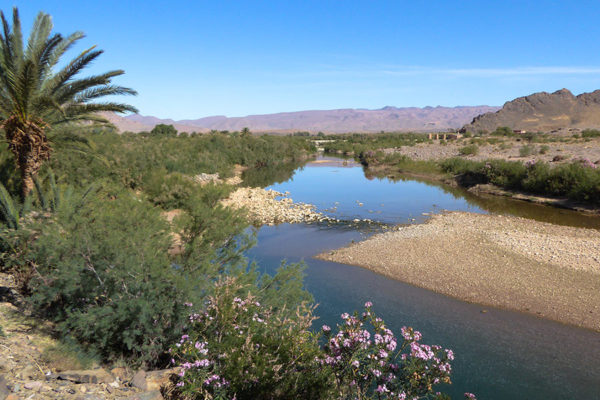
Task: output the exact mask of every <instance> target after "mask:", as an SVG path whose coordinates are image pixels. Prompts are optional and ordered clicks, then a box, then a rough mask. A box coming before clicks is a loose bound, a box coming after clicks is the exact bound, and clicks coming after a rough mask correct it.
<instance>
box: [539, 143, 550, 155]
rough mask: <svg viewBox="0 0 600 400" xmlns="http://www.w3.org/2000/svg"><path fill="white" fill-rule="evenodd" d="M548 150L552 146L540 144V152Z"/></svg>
mask: <svg viewBox="0 0 600 400" xmlns="http://www.w3.org/2000/svg"><path fill="white" fill-rule="evenodd" d="M548 150H550V146H548V145H546V144H545V145H542V146H540V150H539V153H540V154H546V153H548Z"/></svg>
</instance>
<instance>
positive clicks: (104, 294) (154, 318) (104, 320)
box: [19, 192, 191, 365]
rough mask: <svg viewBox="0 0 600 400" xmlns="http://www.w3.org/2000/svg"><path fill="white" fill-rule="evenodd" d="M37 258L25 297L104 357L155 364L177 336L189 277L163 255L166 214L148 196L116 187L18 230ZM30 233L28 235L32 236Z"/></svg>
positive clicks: (30, 256) (26, 258) (64, 332)
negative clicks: (145, 199)
mask: <svg viewBox="0 0 600 400" xmlns="http://www.w3.org/2000/svg"><path fill="white" fill-rule="evenodd" d="M21 235H22V236H24V237H23V238H22V242H25V243H28V251H27V252H26V253H24V254H20V255H19V256H20V260H21V261H22V262H26V263H29V264H31V265H35V266H36V267H35V268H36V271H37V274H36V277H35V278H34V279H32V281H31V282H30V288H31V290H32V292H33V294H32V296H31V298H30V301H31V302H32V303H33V305H34V306H35V309H36V310H37V311H38V313H39V314H40V315H41V316H43V317H46V318H50V319H52V320H53V321H55V322H56V323H57V327H58V330H59V331H60V333H61V336H62V337H65V338H72V339H74V340H75V341H77V342H79V343H82V344H83V345H84V346H87V347H88V348H90V349H94V351H95V352H97V353H98V354H99V355H100V356H101V357H102V359H104V360H115V359H119V358H121V357H123V358H125V359H128V360H130V361H133V362H137V363H144V364H147V365H154V364H160V362H161V356H162V355H163V352H164V349H165V348H166V347H167V346H168V343H171V341H172V340H173V339H174V337H176V335H177V333H178V329H179V328H180V326H181V324H182V322H183V317H184V312H183V306H181V302H180V301H178V299H182V298H183V297H184V296H185V297H187V295H188V293H189V291H190V290H191V288H190V284H189V283H188V282H186V280H187V279H190V277H189V276H186V274H185V273H184V271H180V270H177V269H176V268H174V266H173V265H172V263H171V262H170V260H169V256H168V249H169V246H170V244H171V238H170V234H169V230H168V225H167V223H166V221H165V220H164V219H163V218H162V217H161V216H160V214H159V211H158V210H157V209H155V208H154V207H152V206H151V205H150V204H149V203H146V202H142V201H139V200H138V199H136V198H135V197H133V196H132V195H131V194H129V193H126V192H121V193H118V194H117V195H116V198H114V199H112V200H109V199H106V198H96V199H95V200H94V201H91V202H90V203H89V204H87V205H86V206H85V207H84V208H83V209H82V210H81V212H80V213H78V214H73V213H72V212H70V210H64V209H63V210H60V211H59V212H58V213H57V215H55V216H53V217H51V218H50V219H46V220H39V221H38V220H36V221H34V222H32V223H31V224H30V225H29V226H28V227H27V228H24V229H22V230H21ZM32 236H33V238H32Z"/></svg>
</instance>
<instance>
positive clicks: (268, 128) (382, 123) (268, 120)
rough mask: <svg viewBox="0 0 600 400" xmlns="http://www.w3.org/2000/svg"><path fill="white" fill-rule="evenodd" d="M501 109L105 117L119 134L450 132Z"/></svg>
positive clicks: (482, 107)
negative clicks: (169, 129) (156, 130)
mask: <svg viewBox="0 0 600 400" xmlns="http://www.w3.org/2000/svg"><path fill="white" fill-rule="evenodd" d="M498 109H499V107H491V106H473V107H471V106H461V107H441V106H437V107H424V108H419V107H406V108H397V107H391V106H387V107H383V108H381V109H377V110H367V109H338V110H310V111H296V112H283V113H277V114H263V115H249V116H246V117H225V116H222V115H218V116H212V117H205V118H199V119H187V120H179V121H175V120H172V119H160V118H156V117H152V116H143V115H139V114H133V115H128V116H126V117H120V116H117V115H115V114H110V115H109V114H105V115H104V116H105V117H107V118H108V119H109V120H110V122H112V123H113V124H114V125H115V126H116V127H117V128H118V129H119V130H120V131H122V132H124V131H131V132H141V131H150V130H152V128H153V127H154V126H155V125H157V124H167V125H173V126H174V127H175V128H176V129H177V130H178V131H180V132H194V131H195V132H206V131H209V130H213V129H214V130H229V131H235V130H238V131H239V130H241V129H243V128H245V127H247V128H249V129H250V130H251V131H253V132H280V133H289V132H295V131H310V132H319V131H322V132H325V133H342V132H380V131H386V132H393V131H412V132H425V131H429V132H431V131H447V130H448V129H458V128H460V127H461V126H463V125H464V124H466V123H468V122H469V121H471V120H472V119H473V118H474V117H475V116H477V115H480V114H483V113H487V112H493V111H496V110H498Z"/></svg>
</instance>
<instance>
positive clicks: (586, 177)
mask: <svg viewBox="0 0 600 400" xmlns="http://www.w3.org/2000/svg"><path fill="white" fill-rule="evenodd" d="M440 165H441V168H442V169H443V170H444V171H445V172H448V173H452V174H455V175H462V176H464V177H468V178H470V179H468V181H469V182H474V183H492V184H494V185H497V186H500V187H502V188H506V189H510V190H522V191H526V192H529V193H533V194H539V195H547V196H560V197H567V198H569V199H572V200H578V201H584V202H587V203H591V204H594V205H599V204H600V171H599V170H598V169H597V168H595V166H594V165H593V164H591V163H589V162H587V163H586V162H574V163H569V164H560V165H556V166H551V165H549V164H547V163H544V162H535V161H532V162H528V163H525V164H523V163H521V162H518V161H504V160H488V161H487V162H474V161H468V160H464V159H459V158H452V159H448V160H444V161H442V162H441V164H440Z"/></svg>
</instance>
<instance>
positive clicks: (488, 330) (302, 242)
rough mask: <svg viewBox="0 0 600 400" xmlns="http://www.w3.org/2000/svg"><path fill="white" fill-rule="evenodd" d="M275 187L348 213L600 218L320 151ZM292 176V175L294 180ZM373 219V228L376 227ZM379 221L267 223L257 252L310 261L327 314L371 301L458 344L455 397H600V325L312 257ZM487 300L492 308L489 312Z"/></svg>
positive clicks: (430, 339)
mask: <svg viewBox="0 0 600 400" xmlns="http://www.w3.org/2000/svg"><path fill="white" fill-rule="evenodd" d="M287 178H288V177H287V176H286V177H278V178H277V179H275V180H280V181H281V182H279V183H275V184H272V185H271V186H269V188H272V189H275V190H277V191H280V192H286V191H288V192H290V195H291V197H292V198H293V199H294V201H300V202H306V203H312V204H315V205H316V206H317V208H318V209H319V210H321V211H324V212H326V213H327V214H329V215H331V216H335V217H336V218H339V219H344V220H349V221H353V220H356V219H360V220H363V219H370V220H372V221H376V222H381V223H386V224H406V223H420V222H423V221H424V220H426V218H427V215H424V214H428V213H431V212H439V211H442V210H462V211H470V212H477V213H488V212H491V213H503V214H510V215H518V216H523V217H528V218H534V219H538V220H542V221H549V222H553V223H559V224H565V225H574V226H585V227H593V228H600V218H597V217H585V216H581V215H579V214H577V213H573V212H570V211H567V210H559V209H553V208H549V207H542V206H537V205H533V204H527V203H523V202H515V201H510V200H507V199H498V198H492V197H489V198H482V197H475V196H472V195H470V194H469V193H468V192H465V191H462V190H459V189H455V188H449V187H445V186H443V185H438V184H434V183H431V182H423V181H416V180H414V179H404V180H398V181H392V180H389V179H387V178H383V179H378V178H372V179H368V178H367V177H366V176H365V174H364V171H363V169H362V168H361V167H360V165H357V164H356V163H354V162H353V161H351V160H342V159H338V158H333V157H320V158H319V159H317V160H316V161H313V162H309V163H308V164H307V165H305V166H303V167H300V168H298V169H297V170H296V171H295V172H294V173H293V176H292V177H291V178H289V179H287ZM286 179H287V180H286ZM369 226H372V228H369ZM379 229H380V228H379V227H378V225H376V224H362V223H361V224H356V223H348V224H334V225H331V226H329V225H327V224H293V225H292V224H281V225H278V226H271V227H270V226H264V227H262V228H260V229H258V231H257V237H258V245H257V246H256V247H254V248H253V249H251V250H250V251H249V252H248V257H249V258H250V259H251V260H254V261H256V262H257V263H258V265H260V266H261V268H263V270H264V271H265V272H270V273H272V272H273V271H274V270H275V269H276V268H277V267H278V266H279V265H280V263H281V260H283V259H286V260H287V261H289V262H298V261H304V262H305V263H306V265H307V269H306V273H307V277H306V281H305V283H306V287H307V289H308V290H309V291H310V292H311V293H312V294H313V295H314V297H315V300H316V302H317V303H318V304H319V306H318V308H317V315H318V316H319V317H320V319H319V320H318V321H317V324H319V325H320V324H328V325H332V326H335V324H336V323H339V322H340V319H339V315H340V314H341V313H343V312H351V311H353V310H360V309H361V308H362V306H363V304H364V303H365V302H366V301H372V302H373V303H374V310H375V312H376V313H378V314H379V315H380V316H381V317H382V318H383V319H384V320H385V321H386V323H387V325H388V326H389V327H390V329H392V330H393V331H394V332H399V331H400V328H401V327H402V326H405V325H406V326H413V327H414V328H415V329H417V330H419V331H421V332H422V333H423V343H427V344H439V345H441V346H443V347H445V348H451V349H453V350H454V352H455V354H456V360H455V361H454V363H453V375H452V380H453V384H452V385H450V386H442V387H440V388H439V389H440V390H443V391H445V392H447V393H449V394H450V395H451V396H452V398H457V399H460V398H463V396H462V395H463V393H464V392H473V393H475V394H476V395H477V396H478V398H479V399H481V400H486V399H600V333H598V332H593V331H589V330H585V329H579V328H575V327H572V326H567V325H563V324H560V323H556V322H552V321H548V320H544V319H540V318H536V317H535V316H531V315H527V314H523V313H518V312H512V311H506V310H500V309H495V308H492V307H483V306H480V305H476V304H469V303H466V302H462V301H459V300H456V299H453V298H450V297H447V296H444V295H440V294H437V293H434V292H431V291H429V290H425V289H421V288H417V287H414V286H411V285H408V284H405V283H403V282H399V281H395V280H393V279H389V278H386V277H384V276H381V275H378V274H376V273H373V272H371V271H369V270H366V269H363V268H359V267H354V266H348V265H343V264H337V263H332V262H327V261H322V260H317V259H314V258H312V257H313V256H314V255H316V254H318V253H320V252H323V251H326V250H330V249H334V248H338V247H342V246H344V245H347V244H348V243H350V242H351V241H358V240H362V239H364V238H365V237H367V236H368V235H370V234H372V233H373V232H376V231H378V230H379ZM483 310H485V311H486V312H482V311H483Z"/></svg>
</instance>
